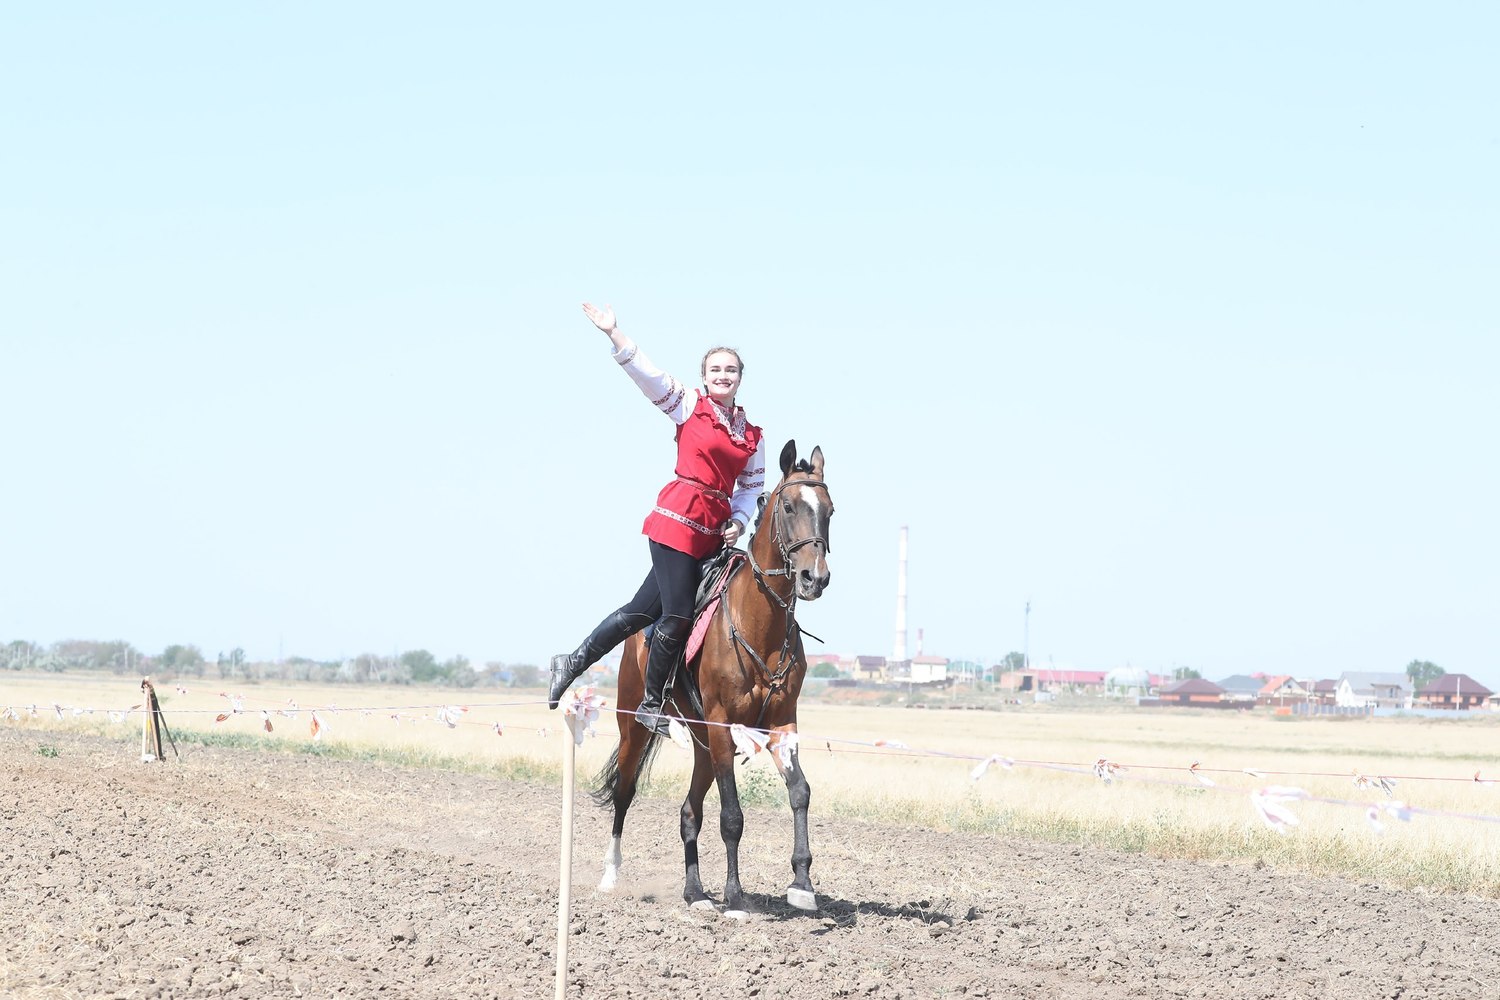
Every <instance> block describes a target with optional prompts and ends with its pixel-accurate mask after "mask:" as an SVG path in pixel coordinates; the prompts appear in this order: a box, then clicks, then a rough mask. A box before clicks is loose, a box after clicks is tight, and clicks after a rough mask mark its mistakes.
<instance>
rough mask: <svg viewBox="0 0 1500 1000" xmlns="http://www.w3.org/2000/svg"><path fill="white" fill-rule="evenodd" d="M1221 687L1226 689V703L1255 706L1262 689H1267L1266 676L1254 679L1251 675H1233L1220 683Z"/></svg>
mask: <svg viewBox="0 0 1500 1000" xmlns="http://www.w3.org/2000/svg"><path fill="white" fill-rule="evenodd" d="M1219 687H1221V688H1223V689H1224V700H1225V701H1240V702H1245V703H1246V704H1254V702H1255V698H1256V696H1257V695H1259V694H1260V689H1261V688H1263V687H1265V678H1264V676H1259V677H1252V676H1251V675H1249V674H1233V675H1231V676H1229V677H1226V678H1224V679H1223V680H1222V681H1219Z"/></svg>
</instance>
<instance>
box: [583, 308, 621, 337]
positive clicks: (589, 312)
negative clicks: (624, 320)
mask: <svg viewBox="0 0 1500 1000" xmlns="http://www.w3.org/2000/svg"><path fill="white" fill-rule="evenodd" d="M583 314H584V315H585V316H587V317H588V318H589V322H590V323H593V324H594V325H595V326H597V327H598V328H599V329H601V330H603V331H604V332H605V333H614V332H615V310H614V307H613V306H605V307H604V308H603V309H600V308H599V307H598V306H596V305H594V304H593V303H590V302H585V303H584V304H583Z"/></svg>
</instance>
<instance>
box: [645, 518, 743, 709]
mask: <svg viewBox="0 0 1500 1000" xmlns="http://www.w3.org/2000/svg"><path fill="white" fill-rule="evenodd" d="M748 559H749V557H748V556H747V555H746V554H745V552H744V550H742V549H737V548H735V547H734V546H732V545H726V546H724V547H723V548H721V549H719V551H717V552H715V553H714V554H713V555H711V556H709V557H708V558H707V559H705V560H703V562H702V564H701V565H700V566H699V568H698V572H699V577H698V593H697V594H696V595H695V596H694V598H693V627H692V629H691V630H690V631H689V632H688V638H687V642H685V643H683V647H682V654H681V656H680V657H679V658H678V660H677V662H676V663H675V664H673V665H672V674H671V676H670V677H668V678H667V684H666V690H667V692H668V693H669V697H670V692H671V691H672V688H673V685H674V684H675V683H676V681H677V678H678V674H679V673H680V672H681V671H682V668H683V667H684V666H686V665H687V664H689V663H692V662H693V660H694V659H695V658H696V657H697V656H698V653H699V652H700V651H702V649H703V638H704V636H706V635H707V634H708V626H709V624H710V623H711V622H712V621H713V619H714V612H715V611H717V610H718V608H719V601H721V600H722V599H723V597H724V590H725V589H726V588H727V587H728V586H729V581H730V580H732V579H734V574H735V573H737V572H739V570H740V567H742V566H744V565H745V563H746V562H747V561H748ZM655 630H656V626H655V624H652V625H648V626H646V629H645V631H644V632H643V633H642V634H643V635H644V637H645V639H646V647H647V648H648V649H649V648H650V647H651V634H652V633H653V632H654V631H655ZM686 680H687V684H686V685H685V687H686V688H687V698H688V703H689V705H690V706H691V707H692V710H693V711H694V712H695V713H697V715H698V717H699V718H702V716H703V696H702V695H701V694H700V693H699V691H698V677H697V674H696V673H695V672H694V671H692V670H688V671H687V676H686Z"/></svg>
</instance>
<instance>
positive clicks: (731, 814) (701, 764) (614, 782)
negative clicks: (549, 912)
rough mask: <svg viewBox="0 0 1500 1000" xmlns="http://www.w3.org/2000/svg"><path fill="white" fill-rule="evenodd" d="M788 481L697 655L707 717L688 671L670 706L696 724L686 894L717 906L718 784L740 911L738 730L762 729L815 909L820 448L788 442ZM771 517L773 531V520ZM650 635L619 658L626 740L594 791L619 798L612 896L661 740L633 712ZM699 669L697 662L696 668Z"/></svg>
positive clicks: (805, 901) (823, 513) (824, 519)
mask: <svg viewBox="0 0 1500 1000" xmlns="http://www.w3.org/2000/svg"><path fill="white" fill-rule="evenodd" d="M781 475H782V479H781V482H780V483H778V484H777V486H776V488H775V489H774V490H772V491H771V493H770V497H769V499H768V500H767V502H766V503H765V504H764V506H763V507H762V509H761V513H760V516H759V518H758V520H757V523H756V531H755V535H754V537H753V538H752V539H751V541H750V544H749V546H748V551H749V558H748V560H747V561H748V563H749V571H748V572H746V571H743V570H742V571H741V572H738V573H736V574H735V575H734V577H733V578H732V579H731V580H730V582H729V586H728V588H727V590H726V591H725V594H724V599H723V600H722V601H721V602H720V603H719V607H718V610H717V611H716V612H715V614H714V618H713V620H712V622H711V624H710V626H709V629H708V633H707V635H706V636H705V638H704V641H703V649H702V651H701V652H700V653H699V655H698V657H697V659H696V676H697V679H698V687H699V691H700V692H701V694H702V704H703V714H702V716H701V718H700V717H699V716H698V715H697V713H696V712H694V711H693V710H692V709H691V708H689V705H690V704H691V694H690V692H689V691H688V689H687V684H689V683H691V680H690V679H689V678H684V677H683V676H682V673H683V671H679V672H678V678H677V682H676V683H675V684H674V685H673V686H672V687H671V688H670V689H669V691H668V695H669V700H668V702H667V712H668V714H669V715H673V716H676V717H678V718H680V719H681V720H682V721H683V722H685V723H686V724H687V725H688V729H689V731H690V732H691V734H692V737H693V744H694V758H693V778H692V782H691V784H690V785H689V787H688V794H687V798H686V799H685V800H684V801H683V803H682V850H683V858H684V863H685V864H686V867H687V881H686V884H685V885H684V887H683V890H682V897H683V899H685V900H687V902H688V903H689V904H690V905H691V906H693V907H695V908H698V907H712V906H713V901H712V900H711V899H710V898H709V896H708V894H707V893H706V892H704V891H703V882H702V881H701V880H700V879H699V877H698V830H699V828H700V827H701V826H702V824H703V799H704V796H705V795H707V794H708V786H709V785H710V784H711V783H715V782H717V784H718V786H719V833H720V835H721V836H722V837H723V838H724V849H725V853H726V854H727V856H728V857H727V859H726V860H727V862H728V875H727V876H726V877H725V879H724V903H725V907H726V909H727V910H729V911H732V912H743V911H744V909H745V896H744V892H743V890H742V888H741V887H740V873H739V845H740V834H741V833H742V832H743V830H744V827H745V818H744V814H743V812H742V811H741V810H740V802H739V792H738V790H737V788H736V786H735V780H734V760H735V744H734V739H733V736H732V735H731V731H730V726H731V725H739V726H746V727H751V728H752V729H755V730H760V731H761V732H762V733H765V734H766V735H767V736H768V737H769V743H770V745H769V749H770V751H771V759H772V760H773V761H774V762H775V764H776V767H777V769H778V770H779V771H780V772H781V776H782V778H783V780H785V781H786V787H787V795H788V798H789V799H790V801H791V806H792V817H793V819H792V822H793V846H792V884H791V886H789V887H788V888H787V891H786V898H787V901H788V902H789V903H791V904H792V905H793V906H796V907H798V908H800V909H804V910H814V909H817V905H818V904H817V897H816V895H815V894H814V892H813V886H812V879H811V878H810V877H809V875H808V869H809V868H811V866H812V852H811V851H810V850H809V849H808V844H807V806H808V802H809V801H810V800H811V798H812V793H811V790H810V789H809V787H808V784H807V778H806V777H805V776H804V775H803V773H802V766H801V764H800V763H799V761H798V758H797V745H796V744H797V740H796V732H797V695H798V693H800V692H801V690H802V679H803V676H804V675H805V673H806V670H807V660H806V658H805V657H804V655H803V652H802V635H801V632H800V631H799V630H798V628H797V619H796V607H797V601H798V600H804V601H813V600H817V598H818V597H819V596H821V595H822V593H823V589H824V588H825V587H827V586H828V575H829V574H828V563H827V554H828V519H829V516H830V515H832V513H833V502H832V500H831V499H830V498H829V496H828V487H827V484H826V483H824V481H823V451H822V449H821V448H814V449H813V452H812V455H811V456H809V457H808V458H807V459H805V460H802V461H799V460H798V459H797V444H796V442H795V441H788V442H787V443H786V447H785V448H783V449H782V450H781ZM768 520H769V530H767V523H766V522H767V521H768ZM645 663H646V649H645V641H644V640H643V639H642V637H641V636H639V635H637V636H633V637H631V638H630V639H628V640H627V641H626V643H625V653H624V658H623V659H622V661H621V663H620V687H619V705H618V708H619V709H620V711H619V713H618V714H617V716H616V718H617V719H618V721H619V725H620V745H619V746H618V747H617V748H616V749H615V752H614V754H613V755H612V756H611V757H610V759H609V762H608V763H607V764H605V766H604V770H603V771H601V772H600V774H599V782H600V787H599V790H598V791H597V792H595V793H594V798H595V800H596V801H597V802H599V804H600V805H603V804H605V803H612V804H613V805H614V811H615V821H614V830H613V835H612V836H611V838H610V844H609V851H608V853H607V854H606V855H605V858H604V877H603V879H601V880H600V882H599V890H600V891H601V892H609V891H610V890H612V889H613V888H614V886H615V882H616V879H617V878H618V877H619V871H620V864H621V860H622V856H621V853H620V837H621V833H622V832H623V831H624V829H625V813H626V811H627V810H628V809H629V808H630V803H631V800H632V799H634V798H635V791H636V784H637V782H638V781H639V780H640V778H641V776H642V775H643V774H644V773H645V772H646V770H647V769H648V768H649V767H650V762H651V758H652V757H654V756H655V753H656V751H657V749H658V748H659V746H660V741H659V740H658V739H657V737H656V736H655V735H654V734H652V733H651V732H650V731H648V730H647V729H646V728H645V727H643V726H640V725H638V724H637V723H636V721H635V716H634V715H633V714H631V713H633V712H634V711H635V709H636V707H637V706H638V705H639V704H640V703H641V698H642V696H643V693H644V689H645ZM688 667H689V668H690V669H691V668H692V667H693V664H689V665H688Z"/></svg>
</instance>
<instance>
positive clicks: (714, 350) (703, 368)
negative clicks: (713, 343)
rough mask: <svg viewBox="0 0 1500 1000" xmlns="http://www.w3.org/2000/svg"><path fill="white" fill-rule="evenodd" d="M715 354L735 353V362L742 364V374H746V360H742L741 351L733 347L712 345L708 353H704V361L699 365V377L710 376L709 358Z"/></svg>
mask: <svg viewBox="0 0 1500 1000" xmlns="http://www.w3.org/2000/svg"><path fill="white" fill-rule="evenodd" d="M715 354H733V355H734V360H735V363H736V364H738V365H739V366H740V374H741V375H744V374H745V362H743V361H741V360H740V352H739V351H736V350H735V349H734V348H732V347H710V348H709V349H708V353H707V354H704V355H703V361H702V362H701V363H700V364H699V365H698V377H699V378H708V359H709V358H711V357H713V356H714V355H715Z"/></svg>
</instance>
